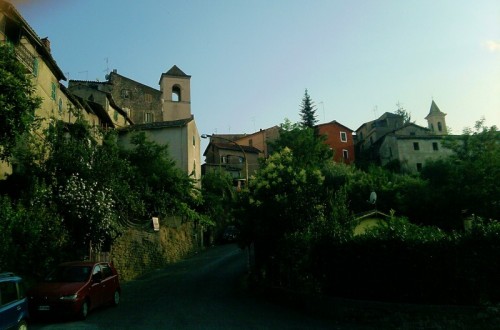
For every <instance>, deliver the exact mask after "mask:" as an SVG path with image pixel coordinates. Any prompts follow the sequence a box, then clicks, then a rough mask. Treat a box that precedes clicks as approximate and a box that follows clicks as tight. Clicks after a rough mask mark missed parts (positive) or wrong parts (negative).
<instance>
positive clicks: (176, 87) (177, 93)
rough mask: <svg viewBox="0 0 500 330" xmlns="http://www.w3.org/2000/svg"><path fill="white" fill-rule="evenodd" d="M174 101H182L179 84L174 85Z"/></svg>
mask: <svg viewBox="0 0 500 330" xmlns="http://www.w3.org/2000/svg"><path fill="white" fill-rule="evenodd" d="M172 101H173V102H180V101H181V88H180V86H179V85H174V86H172Z"/></svg>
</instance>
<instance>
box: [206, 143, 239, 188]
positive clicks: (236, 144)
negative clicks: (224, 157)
mask: <svg viewBox="0 0 500 330" xmlns="http://www.w3.org/2000/svg"><path fill="white" fill-rule="evenodd" d="M212 136H213V135H210V134H202V135H201V138H202V139H206V138H211V137H212ZM215 138H217V139H221V140H224V141H227V142H230V143H233V144H234V145H235V146H237V147H238V148H240V150H241V152H242V153H243V158H245V185H247V186H248V160H247V154H246V152H245V150H244V149H243V147H242V146H241V145H239V144H238V143H236V142H234V141H233V140H229V139H226V138H224V137H221V136H216V137H215ZM219 162H220V160H219Z"/></svg>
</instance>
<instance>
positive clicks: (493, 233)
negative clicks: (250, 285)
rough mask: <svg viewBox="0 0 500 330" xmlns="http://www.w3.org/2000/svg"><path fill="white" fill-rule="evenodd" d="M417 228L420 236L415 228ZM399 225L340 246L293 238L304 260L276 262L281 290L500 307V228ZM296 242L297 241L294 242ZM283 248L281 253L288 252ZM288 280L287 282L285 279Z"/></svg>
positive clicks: (479, 225)
mask: <svg viewBox="0 0 500 330" xmlns="http://www.w3.org/2000/svg"><path fill="white" fill-rule="evenodd" d="M416 228H417V229H416ZM418 228H421V227H417V226H415V225H410V224H404V225H395V226H387V227H386V228H378V229H377V230H375V231H374V232H371V233H368V234H366V235H362V236H356V237H353V238H351V239H349V240H347V241H343V242H339V241H336V240H332V239H329V238H326V237H325V238H323V239H319V240H315V241H314V240H313V241H311V240H304V239H302V240H301V239H297V240H296V241H295V242H294V243H291V242H290V240H288V241H287V242H288V243H289V244H294V245H295V246H302V247H303V246H304V242H305V241H308V243H310V246H309V248H307V249H303V250H302V251H303V252H304V254H302V255H299V254H298V253H294V257H293V258H290V256H286V257H285V255H284V254H283V255H282V257H280V256H278V258H277V259H278V260H279V261H278V263H280V267H279V269H280V275H279V276H280V277H281V278H282V279H283V277H285V278H286V281H283V280H282V281H281V283H289V284H291V285H292V286H295V287H296V288H297V287H299V288H305V287H308V286H307V284H306V283H304V281H308V282H309V283H313V284H314V285H312V286H311V285H309V287H314V288H315V291H317V292H318V291H319V292H321V293H323V294H327V295H332V296H337V297H345V298H353V299H368V300H380V301H392V302H407V303H426V304H467V305H470V304H473V305H475V304H482V303H487V302H500V281H499V279H500V267H499V265H498V261H499V260H500V226H499V225H498V224H497V223H490V224H484V223H479V224H478V225H476V226H475V227H474V228H472V229H471V230H469V231H467V232H464V233H460V234H457V233H451V234H449V233H448V234H447V233H443V232H441V231H439V230H438V229H429V228H422V229H418ZM299 241H300V242H299ZM289 247H290V249H283V251H285V250H288V251H293V250H294V249H293V247H292V246H289ZM290 278H292V280H290Z"/></svg>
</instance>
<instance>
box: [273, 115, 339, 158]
mask: <svg viewBox="0 0 500 330" xmlns="http://www.w3.org/2000/svg"><path fill="white" fill-rule="evenodd" d="M325 139H326V138H325V137H324V136H318V135H317V134H316V133H315V130H314V129H313V128H310V127H305V126H303V125H301V124H292V123H291V122H290V121H289V120H285V122H284V123H283V124H281V125H280V134H279V137H278V139H277V140H276V141H274V142H272V143H271V146H272V148H273V150H274V151H276V152H279V151H282V150H284V149H285V148H288V149H290V150H291V151H292V156H293V158H294V160H295V162H296V163H297V165H298V166H303V167H310V166H313V167H321V166H322V164H324V163H325V162H328V161H331V160H332V158H333V152H332V150H331V149H330V147H329V146H328V145H327V144H326V143H325V142H324V141H325Z"/></svg>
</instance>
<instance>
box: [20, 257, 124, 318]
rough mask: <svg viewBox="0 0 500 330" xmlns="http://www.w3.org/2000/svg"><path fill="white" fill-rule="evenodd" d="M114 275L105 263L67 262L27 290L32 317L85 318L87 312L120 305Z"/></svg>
mask: <svg viewBox="0 0 500 330" xmlns="http://www.w3.org/2000/svg"><path fill="white" fill-rule="evenodd" d="M120 294H121V288H120V282H119V280H118V273H117V271H116V269H115V268H114V267H113V265H112V264H110V263H107V262H85V261H84V262H82V261H75V262H67V263H63V264H60V265H59V266H57V267H56V268H55V269H54V270H53V271H51V272H50V273H49V274H48V275H47V276H46V277H45V279H44V280H43V281H42V282H40V283H39V284H37V285H36V286H35V287H33V288H32V289H30V290H29V291H28V298H29V301H28V304H29V308H30V313H32V315H33V316H37V315H38V316H40V315H44V314H54V315H72V316H77V317H79V318H80V319H85V318H86V317H87V314H88V312H89V311H91V310H92V309H94V308H97V307H99V306H103V305H106V304H112V305H115V306H116V305H118V303H119V302H120Z"/></svg>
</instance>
